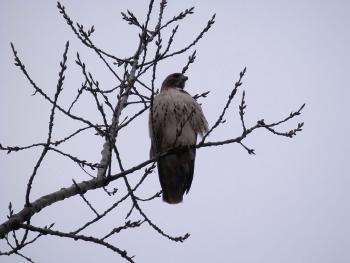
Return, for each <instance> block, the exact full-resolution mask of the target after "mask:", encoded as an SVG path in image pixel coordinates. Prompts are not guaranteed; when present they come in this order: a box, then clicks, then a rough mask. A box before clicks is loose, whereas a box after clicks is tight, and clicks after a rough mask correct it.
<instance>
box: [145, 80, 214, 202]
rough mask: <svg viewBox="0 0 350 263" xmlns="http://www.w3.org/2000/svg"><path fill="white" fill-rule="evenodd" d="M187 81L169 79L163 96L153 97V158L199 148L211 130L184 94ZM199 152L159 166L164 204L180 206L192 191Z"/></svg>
mask: <svg viewBox="0 0 350 263" xmlns="http://www.w3.org/2000/svg"><path fill="white" fill-rule="evenodd" d="M186 80H187V77H186V76H184V75H183V74H181V73H174V74H171V75H169V76H168V77H167V78H166V79H165V80H164V82H163V84H162V87H161V90H160V93H159V94H158V95H157V96H155V97H154V100H153V110H151V111H150V116H149V130H150V137H151V151H150V156H151V158H152V157H154V156H155V155H156V154H157V153H162V152H166V151H167V150H169V149H172V148H175V147H180V146H186V145H194V144H196V140H197V134H198V133H199V134H200V135H203V134H204V133H205V132H207V130H208V123H207V120H206V119H205V117H204V115H203V112H202V109H201V107H200V105H199V104H198V103H197V102H196V100H195V99H193V98H192V97H191V95H189V94H188V93H187V92H186V91H184V90H183V89H184V87H185V82H186ZM195 157H196V149H189V150H185V151H181V152H177V153H175V154H170V155H167V156H164V157H162V158H160V159H159V160H158V162H157V165H158V175H159V181H160V184H161V187H162V190H163V200H164V201H165V202H167V203H170V204H177V203H180V202H181V201H182V199H183V195H184V193H185V192H186V193H188V191H189V190H190V187H191V183H192V179H193V172H194V163H195Z"/></svg>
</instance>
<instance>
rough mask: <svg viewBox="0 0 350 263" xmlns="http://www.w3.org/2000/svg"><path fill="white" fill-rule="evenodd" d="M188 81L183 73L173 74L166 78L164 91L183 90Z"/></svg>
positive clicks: (163, 85) (163, 86)
mask: <svg viewBox="0 0 350 263" xmlns="http://www.w3.org/2000/svg"><path fill="white" fill-rule="evenodd" d="M187 79H188V77H186V76H185V75H184V74H181V73H173V74H170V75H169V76H167V77H166V78H165V80H164V81H163V84H162V88H161V89H162V90H164V89H171V88H180V89H183V88H184V87H185V82H186V80H187Z"/></svg>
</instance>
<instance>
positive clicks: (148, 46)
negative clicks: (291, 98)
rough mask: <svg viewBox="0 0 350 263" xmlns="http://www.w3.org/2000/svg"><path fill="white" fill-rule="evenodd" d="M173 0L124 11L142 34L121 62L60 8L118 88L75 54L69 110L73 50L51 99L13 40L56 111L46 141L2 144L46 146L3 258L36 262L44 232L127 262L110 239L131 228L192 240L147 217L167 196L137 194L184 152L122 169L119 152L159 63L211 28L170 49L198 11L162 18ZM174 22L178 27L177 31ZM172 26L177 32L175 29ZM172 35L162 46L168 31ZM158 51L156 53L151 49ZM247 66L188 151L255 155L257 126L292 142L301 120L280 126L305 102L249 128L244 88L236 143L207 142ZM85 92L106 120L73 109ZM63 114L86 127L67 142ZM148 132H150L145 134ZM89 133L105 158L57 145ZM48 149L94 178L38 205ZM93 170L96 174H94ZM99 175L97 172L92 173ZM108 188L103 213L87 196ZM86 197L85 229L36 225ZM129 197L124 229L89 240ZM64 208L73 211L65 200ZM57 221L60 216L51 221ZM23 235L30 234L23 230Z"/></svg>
mask: <svg viewBox="0 0 350 263" xmlns="http://www.w3.org/2000/svg"><path fill="white" fill-rule="evenodd" d="M166 5H167V1H166V0H161V1H160V3H159V6H158V5H155V3H154V0H150V2H149V6H148V11H147V16H146V19H145V21H143V22H141V21H140V19H139V18H137V17H136V16H135V15H134V14H133V13H132V12H131V11H129V10H128V11H127V12H126V13H121V14H122V18H123V20H125V21H126V22H127V23H128V24H130V25H131V26H134V27H136V28H138V30H139V37H138V39H139V42H138V46H137V48H136V50H135V53H134V54H133V55H131V56H130V57H126V58H119V57H116V56H115V55H112V54H110V53H109V52H107V51H104V50H102V49H100V48H99V47H98V46H96V45H95V44H94V42H93V41H92V39H91V36H92V34H93V33H94V31H95V29H94V26H92V27H91V28H89V29H86V28H84V26H83V25H81V24H79V23H76V22H74V21H73V20H72V19H71V18H70V16H69V15H68V13H67V11H66V9H65V7H64V6H63V5H61V4H60V3H59V2H58V4H57V7H58V10H59V12H60V13H61V14H62V16H63V19H64V20H65V21H66V22H67V24H68V26H69V27H70V28H71V30H72V32H73V33H74V35H75V36H76V37H77V38H78V39H79V40H80V41H81V43H82V44H83V45H84V46H85V47H87V48H88V49H91V50H93V51H94V52H95V53H96V55H97V57H98V58H99V59H100V60H101V61H102V62H103V63H104V64H105V66H106V69H107V70H108V71H109V72H110V73H111V74H112V75H113V76H114V77H115V81H116V83H117V84H116V85H115V87H113V88H111V89H103V88H101V87H100V84H99V82H98V81H97V80H96V79H95V77H94V76H93V74H92V73H91V72H89V70H88V67H87V66H86V64H85V63H84V62H83V61H82V59H81V57H80V56H79V53H77V56H76V64H77V65H78V66H79V68H80V69H81V74H82V76H83V79H84V81H83V84H82V86H81V88H80V89H79V90H78V92H77V95H76V97H75V98H72V102H70V103H69V104H70V106H69V107H64V106H62V104H60V103H58V98H59V96H60V94H61V92H62V90H63V84H64V80H65V71H66V69H67V66H66V62H67V52H68V49H69V42H67V43H66V45H65V49H64V53H63V58H62V61H61V62H60V71H59V74H58V81H57V86H56V91H55V94H54V96H50V95H49V94H48V93H47V91H45V90H44V89H42V88H40V87H39V86H38V85H37V84H36V82H35V81H34V80H33V79H32V77H31V75H30V73H29V72H28V71H27V69H26V67H25V65H24V63H23V62H22V60H21V58H20V55H19V54H18V52H17V51H16V48H15V46H14V45H13V44H12V43H11V47H12V51H13V55H14V59H15V65H16V66H17V67H19V69H20V70H21V72H22V73H23V75H24V76H25V78H26V79H27V80H28V81H29V83H30V85H31V86H32V88H33V89H34V94H36V95H39V96H41V97H42V98H44V99H45V100H46V101H48V102H49V103H50V105H51V111H50V116H49V123H48V135H47V138H46V139H45V140H43V141H42V142H39V143H35V144H31V145H27V146H5V145H3V144H0V149H1V150H2V151H4V152H7V153H13V152H18V151H25V150H27V149H31V148H38V149H41V155H40V157H39V159H38V160H37V162H36V163H35V164H34V165H33V170H32V172H31V175H30V176H29V178H28V183H27V188H26V193H25V203H24V206H23V209H22V210H20V211H16V212H15V211H14V210H13V208H12V205H11V203H10V204H9V207H8V210H9V215H8V220H7V221H5V222H2V224H1V225H0V238H1V239H2V241H3V242H6V243H7V245H8V250H7V251H0V255H19V256H21V257H23V258H24V259H26V260H27V261H29V262H33V261H32V259H30V258H29V257H27V256H25V255H23V254H22V253H21V250H22V249H23V248H24V247H26V246H29V245H31V244H33V243H34V242H35V241H36V240H38V239H39V238H42V237H43V236H44V235H52V236H56V237H62V238H69V239H74V240H82V241H86V242H91V243H95V244H98V245H102V246H104V247H106V248H108V249H110V250H112V251H114V252H116V253H118V254H119V255H120V256H121V257H123V258H124V259H125V260H127V261H129V262H134V260H133V257H131V256H130V255H129V254H128V253H127V252H126V251H125V250H123V249H121V248H118V247H116V246H115V245H113V244H112V243H110V242H109V241H108V240H109V238H110V237H111V236H113V235H117V234H118V233H119V232H121V231H125V230H128V229H131V228H137V227H140V226H141V225H143V224H147V225H149V226H150V227H151V228H153V229H154V230H155V231H156V232H158V233H159V234H160V235H162V236H164V237H166V238H168V239H170V240H172V241H175V242H183V241H185V240H186V239H187V238H188V237H189V234H185V235H182V236H173V235H170V234H167V233H165V232H164V231H163V230H162V229H161V228H160V227H159V226H157V225H156V224H155V223H153V221H152V220H151V219H150V217H149V216H148V215H146V214H145V212H144V211H143V210H142V203H143V202H150V201H153V200H156V199H157V198H158V197H159V196H160V194H161V192H157V193H154V195H152V196H150V197H149V198H140V197H139V192H138V189H139V187H140V185H142V184H143V182H144V180H145V179H146V178H147V177H148V176H149V175H150V174H151V173H153V172H154V169H155V167H156V164H155V163H156V161H157V160H158V159H159V158H160V157H162V156H165V155H169V154H173V153H175V152H177V151H179V150H181V148H175V149H172V150H169V151H167V152H164V153H161V154H158V155H156V156H155V157H154V158H152V159H148V158H147V157H145V161H144V162H141V163H139V164H137V165H135V166H133V167H124V165H123V161H122V153H121V152H119V149H118V141H117V139H118V133H119V131H120V130H122V129H127V128H128V127H129V124H130V123H132V122H133V121H134V120H135V119H136V118H138V117H139V116H141V115H143V114H145V113H147V112H148V110H149V109H150V108H151V107H152V101H153V97H154V95H156V94H157V93H158V90H157V89H156V87H155V79H156V76H157V65H158V63H159V62H160V61H164V60H168V59H172V57H174V56H176V55H179V54H183V53H186V52H189V51H191V50H193V48H194V46H195V45H196V44H197V43H198V42H199V41H200V40H201V39H202V37H203V36H204V35H205V33H206V32H207V31H208V30H209V29H210V28H211V27H212V25H213V24H214V22H215V15H213V16H212V18H211V19H210V20H209V21H208V23H207V24H206V25H205V27H204V28H203V30H202V31H201V32H199V34H198V35H197V36H196V37H195V39H194V40H193V41H192V42H191V43H190V44H188V45H187V46H184V47H183V48H182V49H180V50H175V51H172V49H173V48H172V44H173V41H174V38H175V36H176V33H177V30H178V28H179V25H175V24H177V23H180V22H181V21H182V20H184V19H185V18H186V17H187V16H189V15H191V14H193V12H194V8H193V7H192V8H189V9H186V10H184V11H183V12H181V13H179V14H177V15H175V16H174V17H173V18H172V19H170V20H169V21H163V12H164V9H165V8H166ZM151 19H154V20H155V26H154V27H151V26H150V24H151V23H150V21H151ZM174 25H175V26H174ZM171 27H173V28H172V29H170V28H171ZM167 30H170V37H169V38H168V39H167V40H166V41H164V40H163V37H162V36H163V33H164V32H166V31H167ZM150 50H154V51H152V52H151V51H150ZM195 59H196V51H192V53H191V55H190V56H189V57H188V62H187V64H186V65H184V67H183V68H182V73H185V72H186V71H187V70H188V69H189V66H190V65H191V64H192V63H194V61H195ZM245 73H246V68H244V69H243V70H242V71H241V72H240V73H239V76H238V80H237V81H236V82H235V84H234V85H233V87H232V89H231V90H230V92H229V96H228V99H227V100H226V103H224V104H223V105H222V111H221V114H220V115H219V116H218V118H217V119H216V120H215V121H213V125H211V126H210V128H209V131H208V132H207V133H206V134H205V135H204V137H203V138H202V139H201V140H200V141H199V143H197V144H196V145H192V146H190V147H193V148H197V149H199V148H204V147H213V146H221V145H225V144H233V143H236V144H238V145H240V146H242V147H243V149H244V150H246V151H247V153H249V154H255V152H254V149H252V148H250V147H248V146H246V144H245V143H244V140H245V138H246V137H247V136H248V135H250V134H252V133H253V132H254V131H256V130H258V129H265V130H267V131H268V132H270V133H273V134H275V135H278V136H285V137H289V138H292V137H293V136H294V135H296V134H297V132H299V131H301V130H302V127H303V123H299V124H298V125H297V127H296V128H294V129H291V130H289V131H286V132H281V131H278V130H277V128H278V127H279V126H280V125H281V124H283V123H286V122H288V121H289V120H291V119H293V118H294V117H296V116H298V115H299V114H300V113H301V111H302V109H303V107H304V105H302V106H301V107H300V108H299V109H298V110H297V111H295V112H292V113H290V114H289V115H287V116H286V117H285V118H284V119H282V120H279V121H276V122H272V123H266V122H265V121H264V120H263V119H261V120H258V121H257V122H256V124H255V125H253V126H252V127H247V126H246V123H245V110H246V101H245V99H246V98H245V92H244V91H242V96H241V99H240V105H239V111H238V114H239V116H240V120H241V125H242V131H241V132H240V133H239V134H238V135H237V136H236V137H232V138H227V139H226V140H222V141H208V137H209V135H211V134H213V133H214V132H215V130H216V129H217V128H218V127H219V126H220V125H221V124H222V123H224V122H225V121H226V120H225V114H226V111H227V109H228V108H229V107H230V105H231V104H232V101H233V99H235V98H236V95H237V92H238V91H239V89H240V88H241V85H242V79H243V77H244V76H245ZM146 74H150V75H151V76H152V77H151V81H148V82H147V81H145V80H144V79H146V78H145V75H146ZM208 93H209V91H205V92H203V93H202V94H196V95H195V96H194V98H195V99H196V100H198V99H201V98H205V97H206V96H207V95H208ZM82 94H87V95H89V96H90V97H91V99H92V100H93V101H94V104H95V106H96V110H97V111H98V113H99V115H100V117H101V123H98V124H95V123H94V121H92V120H91V119H88V118H83V117H81V116H78V115H76V114H74V113H73V110H72V109H74V107H76V105H77V104H76V103H77V101H79V100H80V99H81V96H82ZM113 97H117V103H116V104H115V105H113V103H112V102H111V101H112V98H113ZM125 109H128V110H129V112H131V113H130V114H129V115H128V116H127V117H125V118H124V119H121V113H122V111H123V110H125ZM57 112H60V113H61V114H63V115H64V116H65V117H66V118H68V119H71V120H73V121H75V122H77V123H79V124H82V125H83V127H82V128H79V129H77V130H76V131H74V132H73V133H71V134H68V135H67V136H66V137H64V138H61V139H58V140H54V139H53V136H52V133H53V129H54V128H56V126H55V115H56V113H57ZM146 129H147V127H145V130H146ZM86 131H91V136H100V137H103V138H104V144H103V148H102V156H101V160H100V161H99V162H98V163H94V162H91V161H86V160H84V159H82V158H80V157H78V156H74V155H73V154H71V153H69V152H64V151H62V150H61V149H60V148H59V146H61V145H63V144H69V143H70V142H71V140H72V139H73V138H75V137H77V136H81V134H82V133H83V132H86ZM49 152H53V153H55V154H59V155H61V156H63V157H64V158H67V159H68V160H70V161H71V162H73V163H75V164H76V165H78V166H79V167H80V168H81V169H82V172H84V173H87V174H88V175H89V176H90V177H91V179H90V180H86V181H82V182H76V181H75V180H74V179H73V180H72V184H71V185H70V186H67V187H63V188H62V187H59V190H57V191H56V192H53V193H50V194H47V195H44V196H42V197H40V198H38V199H36V200H33V199H32V198H31V189H32V186H33V184H34V182H35V178H36V175H37V173H38V170H39V169H40V168H41V167H42V162H43V160H44V159H45V158H46V157H47V154H48V153H49ZM114 160H116V161H117V163H118V168H117V170H114V169H113V167H112V161H114ZM141 170H143V172H142V176H140V177H139V181H138V183H136V184H132V183H130V182H129V179H128V177H129V176H130V175H131V174H133V173H135V172H137V171H141ZM94 171H95V173H94ZM94 174H95V175H94ZM120 180H121V181H122V182H123V183H124V184H125V186H126V188H127V191H126V193H125V194H122V193H120V192H119V191H115V190H113V184H115V183H116V182H119V181H120ZM99 188H100V189H103V190H104V191H105V193H106V195H105V196H106V198H112V199H113V200H115V201H114V203H113V205H111V206H110V207H109V208H108V209H106V210H105V211H103V212H98V211H99V209H97V208H96V207H95V206H94V205H93V204H92V203H91V202H90V201H89V200H88V199H87V198H86V196H85V193H86V192H87V191H92V190H95V189H99ZM77 195H80V197H81V200H82V202H83V203H85V204H86V205H87V206H88V207H89V208H90V209H91V211H92V213H93V214H94V215H95V217H94V218H93V219H92V220H89V221H86V222H85V223H84V224H83V225H81V226H80V227H79V228H77V229H76V230H74V231H69V232H65V231H64V230H62V229H55V228H54V224H53V223H52V224H50V223H48V224H47V225H45V226H35V225H32V224H31V219H32V217H33V216H34V215H35V214H37V213H40V211H42V210H43V209H45V208H47V207H49V206H50V205H52V204H54V203H56V202H59V201H63V200H65V199H69V198H70V197H73V196H77ZM127 200H129V201H130V202H131V204H132V205H131V208H130V210H128V211H124V214H122V213H120V214H121V217H125V223H124V224H123V225H120V226H110V231H109V232H108V233H104V234H102V235H99V236H88V235H84V234H83V233H84V230H86V229H87V228H88V227H89V226H91V225H93V224H98V223H99V222H100V221H101V219H103V218H104V217H106V216H108V215H109V213H110V212H111V211H113V210H115V209H116V208H117V207H119V206H120V205H121V204H122V203H123V202H126V201H127ZM66 205H67V206H69V204H68V202H67V201H66ZM131 214H137V215H138V217H139V220H136V221H135V220H134V221H133V220H130V219H129V218H130V215H131ZM52 221H55V218H52ZM19 230H24V231H22V232H19Z"/></svg>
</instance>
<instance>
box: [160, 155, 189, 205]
mask: <svg viewBox="0 0 350 263" xmlns="http://www.w3.org/2000/svg"><path fill="white" fill-rule="evenodd" d="M192 155H193V154H192V152H185V153H179V154H172V155H168V156H164V157H162V158H161V159H160V160H159V161H158V174H159V180H160V184H161V186H162V190H163V201H164V202H167V203H169V204H178V203H181V202H182V199H183V195H184V193H185V192H188V190H189V189H190V187H191V182H192V178H193V168H194V167H193V166H194V160H193V159H194V158H193V157H192Z"/></svg>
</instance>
